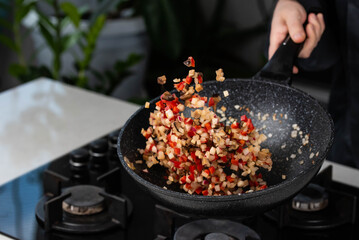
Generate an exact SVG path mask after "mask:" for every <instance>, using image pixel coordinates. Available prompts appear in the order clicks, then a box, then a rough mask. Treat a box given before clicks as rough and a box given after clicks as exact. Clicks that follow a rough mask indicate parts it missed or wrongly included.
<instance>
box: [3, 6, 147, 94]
mask: <svg viewBox="0 0 359 240" xmlns="http://www.w3.org/2000/svg"><path fill="white" fill-rule="evenodd" d="M43 2H45V3H46V4H47V5H48V6H49V7H50V8H51V11H52V12H53V14H52V15H49V14H47V13H45V12H44V11H43V10H42V9H41V7H39V4H38V3H39V1H33V0H15V1H14V2H13V3H12V4H11V3H9V4H6V3H3V2H0V10H4V11H11V12H12V13H13V16H14V19H10V20H9V19H6V18H5V17H0V26H2V27H3V28H5V29H6V30H7V31H8V33H9V34H8V35H10V37H9V36H8V35H7V34H6V33H4V34H2V33H1V34H0V42H1V43H2V44H4V45H5V46H7V47H8V48H9V49H11V50H13V51H14V52H15V53H16V55H17V57H18V61H17V63H13V64H11V65H10V68H9V73H10V74H11V75H12V76H14V77H16V78H17V79H19V80H20V81H21V82H27V81H30V80H32V79H35V78H37V77H49V78H52V79H55V80H61V81H65V82H67V83H70V84H73V85H76V86H79V87H83V88H87V89H91V90H98V91H101V92H103V93H107V94H110V89H106V91H105V90H104V89H102V88H100V87H98V86H95V87H92V86H91V85H90V84H89V82H88V75H89V74H93V75H95V76H97V77H98V81H100V84H99V85H104V86H109V87H113V86H115V85H116V84H118V83H120V82H121V81H122V80H123V78H124V77H125V76H128V75H129V74H130V71H129V69H128V68H130V67H131V66H133V65H135V64H137V63H138V62H139V61H140V59H141V57H140V56H139V55H136V54H132V55H130V56H129V58H128V59H127V60H126V61H118V62H116V63H115V64H114V68H115V69H114V70H113V71H114V74H113V78H111V79H109V77H105V78H103V76H107V75H109V74H108V73H107V72H111V71H110V70H106V72H105V73H100V72H96V73H95V72H94V70H93V69H91V66H90V64H91V61H92V59H93V53H94V51H95V49H96V43H97V40H98V37H99V35H100V33H101V30H102V28H103V27H104V25H105V22H106V14H107V13H109V12H110V11H112V9H113V8H114V7H116V6H117V5H118V4H120V2H127V1H126V0H102V1H101V2H100V3H99V6H98V7H97V8H96V11H93V12H91V11H89V9H88V8H87V7H86V6H83V7H76V6H75V5H74V4H73V3H71V2H61V3H60V1H59V0H44V1H43ZM30 11H35V12H36V14H37V16H38V21H37V24H36V25H35V26H34V27H32V28H29V29H28V30H27V32H25V33H22V32H21V23H22V21H23V20H24V18H25V17H26V16H27V15H28V13H29V12H30ZM85 15H86V16H90V17H89V26H88V27H87V28H83V27H82V26H81V19H82V18H83V17H84V16H85ZM70 24H72V26H73V30H72V31H65V29H66V28H67V27H68V26H69V25H70ZM36 27H37V28H38V29H39V31H40V34H41V36H42V37H43V39H44V40H45V43H46V46H47V47H48V48H49V49H50V51H51V52H52V55H53V60H52V64H51V66H50V68H48V67H47V66H43V65H42V66H37V65H34V64H32V63H33V59H34V58H35V56H36V54H37V53H38V52H39V51H41V50H42V48H43V47H40V48H39V49H35V51H34V52H33V54H32V56H31V57H30V58H29V59H28V60H26V58H25V56H24V51H23V49H22V45H23V44H22V43H23V42H22V41H23V40H24V39H25V38H26V37H27V36H28V35H29V33H30V32H31V31H33V30H34V28H36ZM76 44H77V45H78V46H79V47H80V50H81V54H80V56H75V59H76V60H75V69H76V70H77V74H76V75H75V76H61V74H60V71H61V68H62V62H61V58H62V56H63V54H64V53H65V52H67V51H69V50H70V49H71V47H73V46H74V45H76ZM117 68H118V69H117ZM125 73H126V74H125ZM101 81H102V82H101Z"/></svg>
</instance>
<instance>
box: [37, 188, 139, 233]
mask: <svg viewBox="0 0 359 240" xmlns="http://www.w3.org/2000/svg"><path fill="white" fill-rule="evenodd" d="M84 191H85V194H87V195H86V196H84V197H83V196H81V194H83V193H84ZM132 211H133V206H132V203H131V201H130V200H129V199H128V198H127V197H125V196H123V195H120V196H119V195H112V194H109V193H107V192H105V191H104V189H102V188H99V187H96V186H92V185H77V186H75V187H70V188H66V189H64V190H63V192H62V194H61V195H58V196H55V197H50V196H48V195H45V196H43V197H42V198H41V199H40V201H39V202H38V204H37V206H36V218H37V220H38V221H39V223H40V224H41V225H42V226H43V227H44V229H45V231H50V230H56V231H60V232H67V233H76V234H90V233H98V232H103V231H106V230H109V229H112V228H117V227H122V228H126V227H127V220H128V217H129V216H130V215H131V213H132Z"/></svg>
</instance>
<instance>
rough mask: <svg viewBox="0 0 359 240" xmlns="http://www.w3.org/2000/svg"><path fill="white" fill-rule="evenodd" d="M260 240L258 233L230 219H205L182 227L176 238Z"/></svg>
mask: <svg viewBox="0 0 359 240" xmlns="http://www.w3.org/2000/svg"><path fill="white" fill-rule="evenodd" d="M214 239H216V240H246V239H247V240H249V239H250V240H260V237H259V236H258V234H257V233H256V232H255V231H253V230H252V229H250V228H249V227H246V226H244V225H242V224H240V223H237V222H232V221H229V220H215V219H204V220H196V221H193V222H190V223H187V224H185V225H183V226H182V227H180V228H179V229H178V230H177V231H176V233H175V235H174V240H214Z"/></svg>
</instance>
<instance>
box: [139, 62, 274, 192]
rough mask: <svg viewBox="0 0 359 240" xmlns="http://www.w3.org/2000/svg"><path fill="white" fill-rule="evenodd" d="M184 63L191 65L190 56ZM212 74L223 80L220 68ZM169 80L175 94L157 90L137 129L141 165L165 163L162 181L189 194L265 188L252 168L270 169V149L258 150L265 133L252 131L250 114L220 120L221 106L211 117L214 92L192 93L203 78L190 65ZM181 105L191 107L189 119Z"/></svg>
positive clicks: (192, 63) (216, 99)
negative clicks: (141, 138)
mask: <svg viewBox="0 0 359 240" xmlns="http://www.w3.org/2000/svg"><path fill="white" fill-rule="evenodd" d="M184 63H185V65H186V66H188V67H194V65H195V64H194V60H193V58H191V57H190V58H188V59H187V60H186V61H185V62H184ZM216 73H217V78H218V79H220V80H219V81H223V80H224V77H223V75H224V74H223V70H222V69H219V70H217V71H216ZM218 79H217V80H218ZM161 82H162V81H161ZM174 82H176V84H175V85H174V86H175V88H176V89H177V91H179V92H180V96H179V97H178V96H176V95H175V94H171V93H169V92H165V93H163V94H162V95H161V99H160V101H158V102H157V103H156V108H155V110H154V111H153V112H151V113H150V118H149V123H150V127H148V128H147V129H146V130H145V129H142V131H141V133H142V135H143V136H144V137H145V138H146V147H145V148H144V149H141V150H140V153H141V154H142V156H143V160H144V162H145V164H146V165H147V168H151V167H152V166H153V165H155V164H160V165H161V166H163V167H165V168H166V169H167V173H168V175H167V176H164V177H165V179H166V182H167V184H172V183H179V184H180V187H181V188H182V189H183V190H184V191H186V192H188V193H189V194H200V195H204V196H207V195H208V196H212V195H214V196H216V195H231V194H242V193H246V192H252V191H257V190H262V189H266V188H267V183H266V182H265V181H264V180H263V177H262V174H257V170H258V169H259V168H264V169H267V170H268V171H270V170H271V168H272V159H271V153H270V151H269V150H268V149H263V148H261V146H260V144H261V143H262V142H263V141H265V140H266V136H265V135H263V134H259V133H258V131H257V130H256V128H255V127H254V125H253V123H252V120H251V118H248V117H247V116H246V115H243V116H242V117H241V118H240V120H236V119H234V118H231V117H229V118H228V119H229V122H230V123H231V124H228V126H226V125H224V124H223V123H221V120H224V121H225V120H226V119H227V118H226V117H225V116H224V112H225V111H226V108H225V107H224V106H222V107H221V109H218V112H219V113H220V114H221V116H222V117H220V116H217V114H216V113H215V111H216V106H217V104H218V103H219V102H220V100H221V98H220V96H219V95H218V94H215V95H213V96H212V97H209V98H207V97H202V96H200V95H198V94H197V93H195V90H196V91H197V92H199V91H201V90H202V89H203V86H202V85H201V83H202V82H203V79H202V74H200V73H198V72H195V70H194V69H192V70H190V71H189V73H188V75H187V76H186V78H184V79H183V80H182V81H181V80H176V81H174ZM193 84H194V85H195V88H194V87H193V86H191V85H193ZM225 92H226V91H225ZM225 92H224V96H225V97H226V96H228V91H227V94H226V93H225ZM182 100H183V101H182ZM211 107H213V110H212V109H211ZM185 108H187V109H190V110H191V114H190V117H188V116H185V115H184V114H183V111H184V110H185ZM248 112H249V110H248ZM147 168H146V169H147ZM148 171H151V169H149V170H148Z"/></svg>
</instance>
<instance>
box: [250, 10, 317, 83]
mask: <svg viewBox="0 0 359 240" xmlns="http://www.w3.org/2000/svg"><path fill="white" fill-rule="evenodd" d="M322 12H323V9H321V8H320V7H317V6H316V7H309V9H307V13H308V15H309V13H315V14H318V13H322ZM307 23H308V20H306V21H305V23H304V24H303V27H304V29H305V27H306V25H307ZM303 45H304V42H302V43H295V42H293V40H292V39H291V38H290V36H289V34H288V35H287V37H286V39H285V40H284V41H283V42H282V44H281V45H280V46H279V48H278V49H277V51H276V52H275V53H274V55H273V57H272V58H271V59H270V60H269V61H268V62H267V64H266V65H264V67H263V68H262V69H261V70H260V71H259V72H258V73H257V74H256V75H254V77H253V79H259V80H265V81H271V82H278V83H281V84H284V85H289V86H290V85H291V84H292V78H291V77H292V71H293V66H294V63H295V61H296V60H297V57H298V54H299V52H300V50H301V49H302V47H303Z"/></svg>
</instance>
